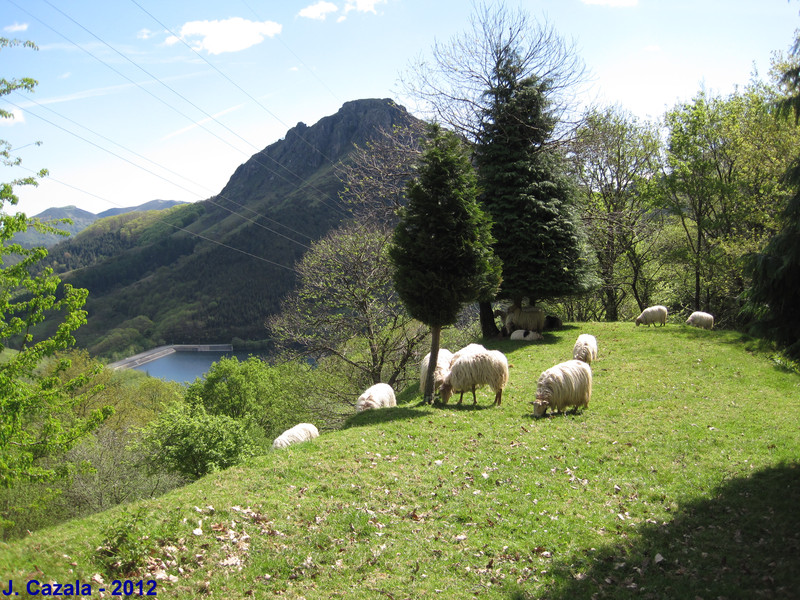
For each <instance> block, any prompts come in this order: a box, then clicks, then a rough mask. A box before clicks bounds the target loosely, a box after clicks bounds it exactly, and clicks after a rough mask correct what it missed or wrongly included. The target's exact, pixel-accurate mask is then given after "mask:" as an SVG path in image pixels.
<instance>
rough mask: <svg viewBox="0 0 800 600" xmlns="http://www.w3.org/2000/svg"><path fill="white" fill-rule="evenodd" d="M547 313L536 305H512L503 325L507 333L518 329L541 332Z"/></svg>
mask: <svg viewBox="0 0 800 600" xmlns="http://www.w3.org/2000/svg"><path fill="white" fill-rule="evenodd" d="M544 321H545V314H544V311H543V310H542V309H541V308H538V307H535V306H526V307H524V308H522V307H519V306H512V307H511V308H510V309H509V310H508V314H507V315H506V319H505V324H504V326H503V329H504V332H505V334H506V335H508V334H509V333H511V332H512V331H514V330H516V329H528V330H529V331H535V332H536V333H541V332H542V330H543V329H544Z"/></svg>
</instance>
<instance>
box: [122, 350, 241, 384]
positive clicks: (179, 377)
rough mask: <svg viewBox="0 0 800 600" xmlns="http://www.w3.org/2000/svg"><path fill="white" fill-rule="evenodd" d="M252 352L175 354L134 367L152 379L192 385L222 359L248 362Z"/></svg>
mask: <svg viewBox="0 0 800 600" xmlns="http://www.w3.org/2000/svg"><path fill="white" fill-rule="evenodd" d="M252 354H254V353H252V352H214V351H211V352H173V353H172V354H168V355H167V356H164V357H162V358H158V359H156V360H154V361H152V362H149V363H146V364H143V365H140V366H138V367H133V368H134V369H136V370H137V371H141V372H142V373H147V374H148V375H150V376H151V377H159V378H160V379H166V380H167V381H177V382H178V383H191V382H193V381H194V380H195V379H197V378H198V377H202V376H203V375H205V374H206V373H207V372H208V370H209V369H210V368H211V365H212V364H214V363H215V362H218V361H219V359H220V358H222V357H223V356H224V357H227V358H230V357H232V356H235V357H236V358H238V359H239V360H247V358H248V357H249V356H251V355H252Z"/></svg>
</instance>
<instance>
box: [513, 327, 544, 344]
mask: <svg viewBox="0 0 800 600" xmlns="http://www.w3.org/2000/svg"><path fill="white" fill-rule="evenodd" d="M509 339H512V340H526V341H528V342H535V341H537V340H541V339H543V337H542V334H541V333H536V332H535V331H531V330H530V329H517V330H516V331H512V332H511V337H510V338H509Z"/></svg>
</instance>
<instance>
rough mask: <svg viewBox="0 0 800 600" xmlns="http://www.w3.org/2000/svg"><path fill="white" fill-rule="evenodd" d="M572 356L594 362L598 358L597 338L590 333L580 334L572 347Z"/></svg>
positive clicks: (586, 361) (590, 362)
mask: <svg viewBox="0 0 800 600" xmlns="http://www.w3.org/2000/svg"><path fill="white" fill-rule="evenodd" d="M572 358H574V359H575V360H582V361H583V362H585V363H586V364H589V365H590V364H592V362H593V361H595V360H597V338H596V337H594V336H593V335H590V334H588V333H582V334H580V335H579V336H578V339H577V340H575V345H574V346H573V347H572Z"/></svg>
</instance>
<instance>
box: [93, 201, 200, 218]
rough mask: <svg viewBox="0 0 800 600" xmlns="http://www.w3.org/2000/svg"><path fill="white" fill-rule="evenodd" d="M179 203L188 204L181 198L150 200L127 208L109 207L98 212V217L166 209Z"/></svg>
mask: <svg viewBox="0 0 800 600" xmlns="http://www.w3.org/2000/svg"><path fill="white" fill-rule="evenodd" d="M178 204H187V203H186V202H181V201H179V200H150V202H145V203H144V204H140V205H139V206H129V207H125V208H109V209H108V210H104V211H103V212H101V213H97V218H98V219H103V218H105V217H115V216H117V215H121V214H124V213H127V212H144V211H148V210H164V209H165V208H172V207H173V206H177V205H178Z"/></svg>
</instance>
